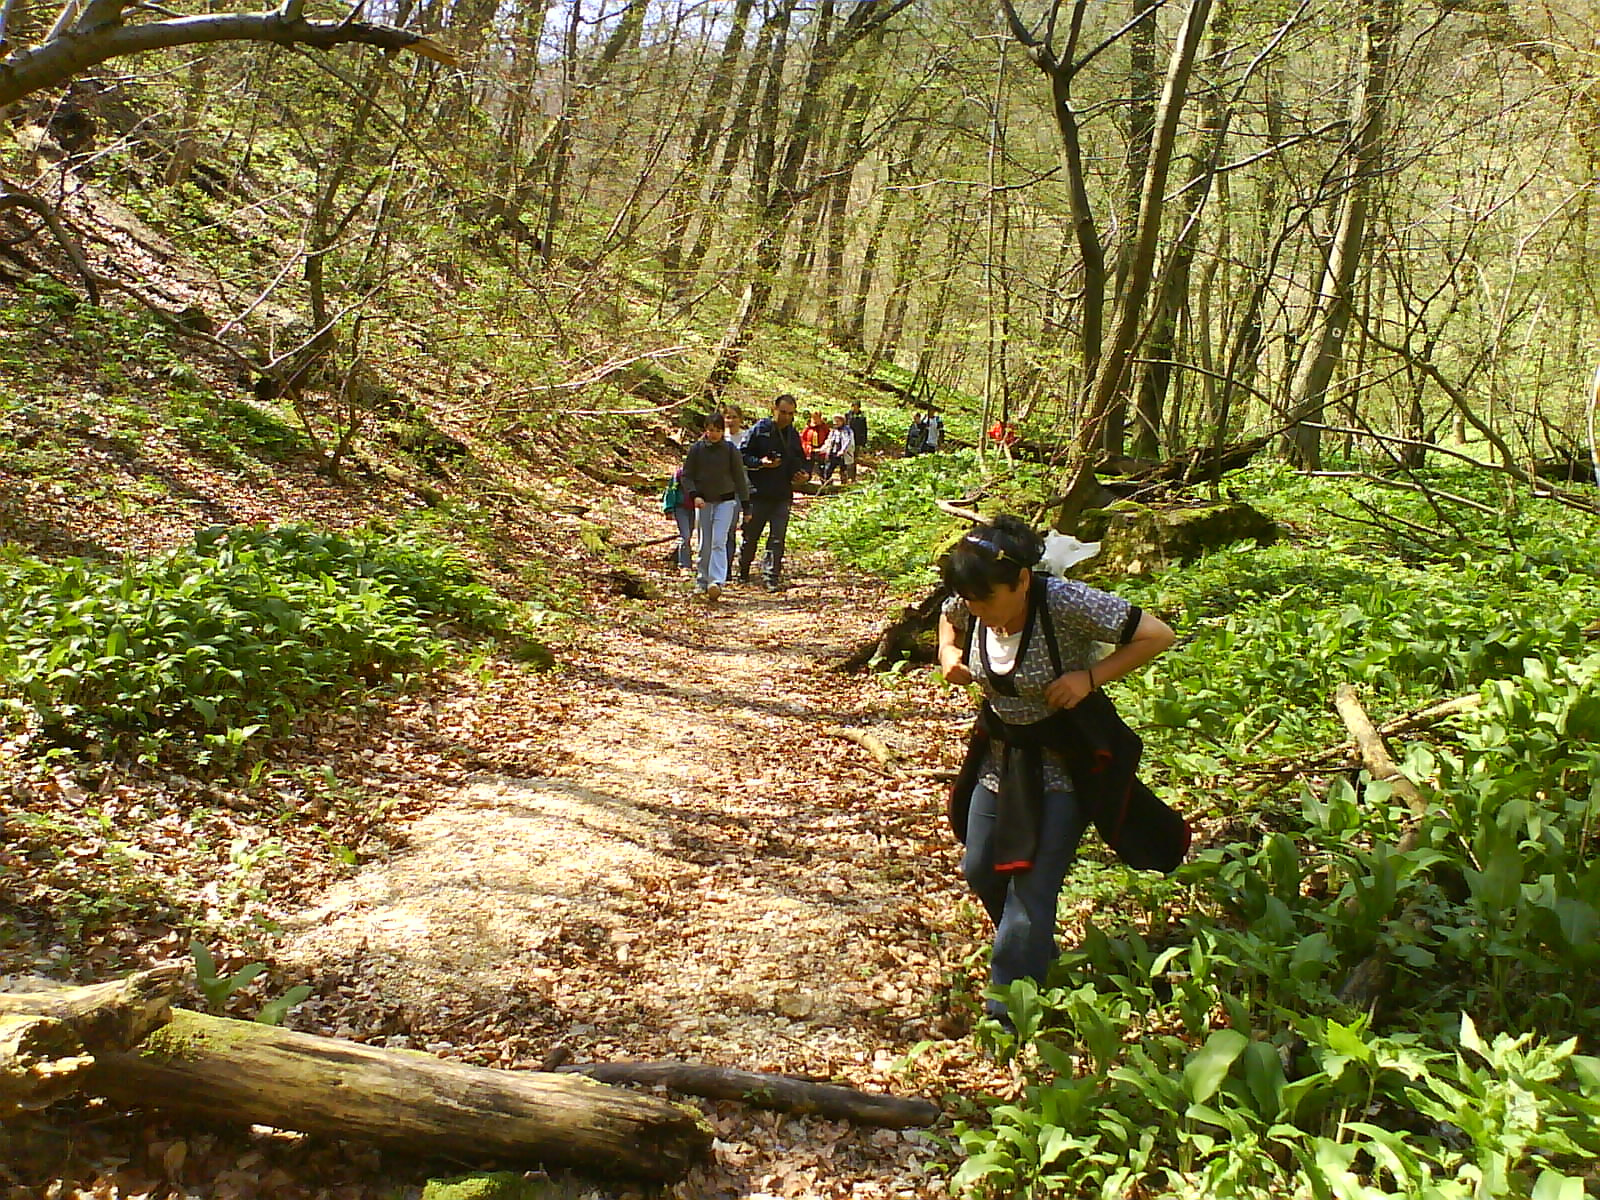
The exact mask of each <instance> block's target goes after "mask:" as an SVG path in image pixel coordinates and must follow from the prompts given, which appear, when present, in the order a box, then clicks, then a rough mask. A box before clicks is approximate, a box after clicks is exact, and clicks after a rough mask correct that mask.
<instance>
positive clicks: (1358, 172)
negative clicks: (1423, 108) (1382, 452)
mask: <svg viewBox="0 0 1600 1200" xmlns="http://www.w3.org/2000/svg"><path fill="white" fill-rule="evenodd" d="M1396 7H1397V6H1396V3H1395V0H1365V4H1364V10H1363V31H1362V60H1363V61H1362V69H1361V74H1360V76H1359V78H1358V82H1357V85H1356V93H1355V96H1354V97H1353V99H1352V101H1351V106H1350V108H1351V112H1350V126H1351V129H1352V130H1353V134H1352V141H1351V146H1350V156H1349V163H1350V167H1349V171H1348V172H1347V173H1346V175H1345V183H1346V191H1345V195H1344V199H1343V201H1342V203H1341V205H1340V210H1339V223H1338V226H1337V228H1336V230H1335V232H1334V236H1333V243H1332V245H1331V246H1330V247H1329V250H1328V259H1327V264H1326V266H1325V268H1324V270H1323V272H1322V283H1321V285H1320V287H1319V288H1318V289H1317V296H1316V299H1315V301H1314V304H1313V324H1312V329H1311V334H1310V341H1309V344H1308V345H1307V346H1306V349H1305V353H1304V355H1303V356H1302V357H1301V359H1300V365H1299V367H1298V368H1297V369H1296V371H1295V377H1294V379H1293V381H1292V382H1291V383H1290V386H1289V417H1290V419H1291V421H1293V422H1295V424H1294V426H1293V428H1291V429H1290V431H1289V436H1288V438H1287V440H1286V445H1285V449H1286V450H1287V452H1288V453H1289V455H1290V457H1291V458H1292V459H1293V461H1294V462H1295V463H1296V464H1297V465H1299V466H1301V467H1303V468H1305V469H1307V470H1316V469H1317V468H1318V466H1319V465H1320V464H1321V461H1322V442H1321V432H1320V431H1319V430H1318V429H1316V428H1314V427H1313V426H1314V424H1319V423H1321V422H1322V414H1323V406H1324V403H1325V401H1326V397H1327V392H1328V385H1329V384H1330V383H1331V382H1332V380H1333V373H1334V371H1335V370H1336V369H1337V367H1338V365H1339V361H1340V358H1341V356H1342V353H1343V346H1344V337H1345V334H1346V332H1347V331H1348V330H1349V327H1350V304H1351V288H1352V285H1353V284H1354V282H1355V274H1356V267H1357V265H1358V264H1359V263H1360V261H1361V257H1362V253H1363V251H1364V248H1365V246H1366V233H1367V212H1368V207H1369V204H1370V194H1371V188H1372V185H1373V180H1374V179H1375V178H1376V176H1377V173H1378V171H1379V170H1380V169H1381V167H1382V164H1383V128H1384V119H1385V114H1386V106H1387V103H1388V91H1389V74H1390V64H1391V59H1392V54H1393V46H1394V36H1395V23H1396Z"/></svg>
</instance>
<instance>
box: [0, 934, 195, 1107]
mask: <svg viewBox="0 0 1600 1200" xmlns="http://www.w3.org/2000/svg"><path fill="white" fill-rule="evenodd" d="M182 979H183V968H182V967H180V966H176V965H172V966H162V967H154V968H152V969H150V970H148V971H140V972H139V973H138V974H136V975H130V976H129V977H128V978H126V979H119V980H116V981H114V982H111V983H98V984H92V985H90V986H88V987H70V986H66V985H62V984H58V983H55V982H54V981H51V980H39V981H38V984H37V986H34V985H33V984H31V983H30V984H29V990H27V991H21V992H5V993H0V1116H4V1115H6V1114H7V1113H10V1112H16V1111H18V1110H20V1109H30V1108H44V1107H45V1106H46V1105H49V1104H53V1103H55V1101H57V1100H59V1099H61V1098H62V1097H63V1096H66V1095H69V1094H70V1093H72V1092H73V1091H76V1090H77V1088H78V1087H79V1086H80V1084H81V1083H82V1081H83V1078H84V1076H85V1075H86V1074H87V1072H88V1071H89V1068H91V1067H92V1066H94V1063H95V1060H96V1057H97V1056H100V1055H103V1054H106V1053H109V1052H116V1051H124V1050H127V1049H129V1048H130V1047H132V1046H135V1045H137V1044H138V1043H139V1042H140V1041H142V1040H143V1039H144V1038H145V1036H146V1035H147V1034H149V1033H150V1031H151V1030H153V1029H155V1028H157V1027H159V1026H161V1025H163V1024H165V1023H166V1022H167V1020H168V1019H169V1011H170V1009H169V1006H170V1005H171V1003H172V997H173V995H174V994H175V993H176V992H177V990H178V985H179V983H180V982H181V981H182Z"/></svg>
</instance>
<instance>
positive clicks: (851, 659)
mask: <svg viewBox="0 0 1600 1200" xmlns="http://www.w3.org/2000/svg"><path fill="white" fill-rule="evenodd" d="M946 595H948V593H947V592H946V591H945V590H944V588H942V587H939V588H935V589H934V590H933V591H932V592H930V593H929V594H928V595H926V596H924V597H923V598H922V599H921V600H920V601H918V602H917V603H916V604H908V605H906V606H905V607H904V608H902V609H901V610H900V615H899V616H897V617H895V618H894V620H892V621H890V622H889V623H888V624H887V625H886V626H884V628H883V630H882V631H881V632H880V633H878V634H877V635H876V636H874V637H871V638H868V639H867V640H866V641H864V642H861V643H859V644H858V645H857V646H856V648H855V649H854V650H852V651H851V652H850V653H849V654H847V655H846V656H845V657H844V659H843V660H842V661H841V662H840V663H839V667H838V669H839V670H840V671H842V672H844V673H846V674H849V673H853V672H856V671H860V670H862V669H863V668H865V667H867V666H870V665H872V664H874V663H881V662H890V661H893V660H894V659H897V658H901V657H904V656H913V657H914V656H915V652H916V649H917V638H918V636H919V635H921V634H925V633H928V632H929V631H931V630H933V629H934V628H936V627H937V626H938V624H939V613H940V611H941V610H942V609H943V607H944V599H945V596H946ZM930 658H931V656H930Z"/></svg>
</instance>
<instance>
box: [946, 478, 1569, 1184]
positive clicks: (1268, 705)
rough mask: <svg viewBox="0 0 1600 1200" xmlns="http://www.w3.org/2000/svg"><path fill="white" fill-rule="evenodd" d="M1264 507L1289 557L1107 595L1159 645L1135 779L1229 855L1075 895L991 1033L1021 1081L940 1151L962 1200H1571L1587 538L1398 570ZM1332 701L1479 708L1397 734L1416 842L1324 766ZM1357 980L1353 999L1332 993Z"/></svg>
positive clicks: (1438, 543)
mask: <svg viewBox="0 0 1600 1200" xmlns="http://www.w3.org/2000/svg"><path fill="white" fill-rule="evenodd" d="M1440 475H1441V478H1447V479H1448V477H1447V476H1446V475H1445V473H1440ZM1257 482H1258V483H1259V484H1260V485H1261V487H1262V490H1261V491H1260V492H1259V493H1252V494H1250V495H1249V499H1251V500H1252V502H1256V503H1258V504H1259V506H1260V507H1263V508H1264V509H1267V510H1269V511H1272V512H1273V514H1274V515H1275V516H1276V517H1277V518H1278V519H1279V520H1280V521H1282V522H1283V523H1284V527H1285V529H1286V532H1287V535H1288V536H1286V537H1284V538H1283V539H1281V540H1280V542H1279V543H1278V544H1276V545H1273V546H1270V547H1264V548H1257V547H1254V546H1243V547H1231V548H1223V549H1220V550H1218V551H1216V552H1214V553H1213V554H1211V555H1209V556H1207V557H1206V558H1204V559H1202V560H1200V561H1199V562H1197V563H1194V564H1190V565H1189V566H1187V567H1185V568H1183V569H1182V570H1178V571H1173V572H1168V573H1166V574H1164V575H1161V576H1157V577H1153V578H1149V579H1144V580H1131V579H1130V580H1117V581H1113V582H1112V584H1111V586H1113V587H1114V588H1115V589H1116V590H1117V591H1118V592H1120V593H1121V594H1123V595H1125V596H1128V597H1129V598H1130V599H1133V600H1135V601H1136V602H1138V603H1140V604H1143V605H1145V606H1146V607H1148V608H1150V609H1151V610H1153V611H1155V612H1157V613H1159V614H1161V615H1162V616H1164V617H1166V618H1167V619H1168V620H1170V621H1171V623H1172V624H1173V625H1174V626H1176V627H1177V629H1178V631H1179V635H1180V639H1181V641H1180V645H1179V647H1178V648H1177V649H1176V650H1175V651H1174V652H1173V653H1172V654H1171V655H1169V656H1168V657H1167V658H1166V659H1164V660H1162V661H1161V662H1160V663H1157V664H1155V666H1154V667H1153V668H1152V669H1151V670H1148V671H1145V672H1140V673H1138V674H1136V675H1135V676H1132V677H1130V678H1129V679H1127V680H1124V681H1122V682H1121V683H1119V684H1118V685H1117V687H1116V693H1117V702H1118V704H1119V706H1120V707H1121V708H1122V709H1123V711H1124V713H1125V714H1126V715H1128V716H1129V717H1130V719H1131V720H1132V721H1133V723H1134V724H1135V725H1136V726H1138V727H1139V728H1140V730H1141V732H1142V733H1143V734H1144V736H1145V741H1146V758H1145V773H1146V774H1147V775H1149V776H1150V777H1151V778H1152V779H1155V780H1157V781H1158V782H1159V786H1160V787H1161V790H1162V792H1163V794H1164V795H1165V796H1166V797H1167V798H1168V799H1170V800H1172V801H1173V802H1175V803H1176V804H1178V806H1179V807H1181V808H1182V809H1183V810H1184V811H1185V812H1187V813H1188V814H1189V815H1190V816H1191V817H1192V818H1194V819H1195V820H1196V824H1197V827H1198V828H1199V829H1200V831H1201V833H1202V835H1203V836H1204V835H1205V834H1206V833H1207V832H1209V831H1211V830H1216V829H1218V828H1219V827H1220V828H1221V829H1222V830H1223V833H1222V834H1221V836H1220V837H1217V838H1216V840H1215V841H1213V842H1212V843H1211V844H1209V845H1207V844H1205V843H1204V842H1202V845H1201V846H1200V847H1199V848H1198V850H1197V852H1196V853H1195V855H1194V856H1193V858H1192V859H1191V861H1190V862H1188V863H1187V864H1185V865H1184V866H1183V867H1182V868H1181V869H1180V871H1179V872H1178V873H1177V874H1176V875H1175V876H1174V877H1172V878H1170V879H1163V880H1158V881H1155V884H1154V885H1152V884H1151V883H1149V882H1148V881H1146V880H1145V879H1144V877H1142V876H1136V875H1132V874H1131V873H1124V875H1123V890H1122V894H1121V895H1118V896H1114V897H1109V898H1108V897H1106V896H1104V895H1103V894H1102V893H1104V892H1105V891H1106V890H1107V889H1108V887H1110V886H1112V885H1114V884H1115V883H1116V880H1115V878H1114V876H1115V875H1116V874H1117V873H1118V872H1121V871H1122V869H1121V868H1118V867H1105V868H1100V869H1098V870H1096V871H1089V872H1083V871H1080V872H1078V873H1077V874H1076V876H1075V878H1074V880H1069V885H1068V895H1067V897H1066V900H1067V903H1068V905H1069V906H1072V905H1074V903H1076V905H1077V906H1078V907H1083V906H1086V905H1089V904H1092V905H1093V906H1094V907H1095V909H1096V912H1097V916H1096V920H1097V922H1099V924H1100V926H1101V927H1100V928H1098V929H1096V928H1091V929H1090V930H1089V931H1088V933H1087V935H1086V936H1085V937H1084V938H1083V939H1082V941H1081V944H1080V945H1079V946H1078V947H1077V948H1076V949H1074V950H1073V951H1072V952H1070V953H1068V954H1067V955H1065V956H1063V958H1062V959H1061V960H1060V961H1059V962H1058V963H1057V965H1056V967H1055V969H1054V971H1053V972H1052V974H1051V976H1050V977H1049V978H1048V979H1047V980H1046V981H1045V986H1043V987H1042V988H1036V987H1034V986H1033V985H1032V984H1027V983H1023V984H1018V985H1014V986H1013V988H1012V989H1011V990H1010V994H1009V996H1008V997H1007V999H1008V1002H1009V1004H1010V1006H1011V1009H1012V1013H1013V1015H1014V1017H1015V1018H1016V1025H1017V1030H1018V1032H1017V1035H1016V1036H1015V1037H1012V1036H1011V1035H1009V1034H1006V1033H1002V1032H1000V1031H999V1030H998V1027H995V1026H992V1025H991V1026H986V1027H985V1028H986V1030H987V1033H986V1034H985V1036H986V1037H988V1038H989V1039H990V1042H991V1047H992V1048H993V1049H994V1050H995V1051H996V1052H998V1053H1000V1054H1002V1055H1007V1056H1010V1055H1014V1056H1015V1061H1016V1063H1017V1065H1018V1068H1019V1070H1020V1071H1021V1072H1022V1075H1023V1079H1024V1083H1025V1087H1024V1090H1023V1093H1022V1094H1021V1095H1020V1096H1019V1097H1018V1098H1016V1099H1014V1100H1013V1101H1012V1102H1011V1103H1008V1104H1001V1105H997V1106H995V1107H994V1108H992V1109H991V1110H990V1111H989V1112H988V1113H987V1114H986V1115H987V1120H986V1121H974V1122H971V1123H970V1124H968V1125H966V1126H964V1127H963V1128H962V1129H961V1131H960V1138H961V1142H962V1145H963V1146H964V1148H965V1149H966V1151H967V1154H968V1160H967V1162H966V1163H965V1164H964V1165H963V1167H962V1168H961V1171H960V1173H959V1175H958V1177H957V1184H958V1190H962V1191H966V1192H969V1193H974V1194H980V1195H1057V1194H1059V1195H1069V1196H1085V1195H1098V1196H1107V1197H1111V1196H1124V1195H1129V1194H1138V1195H1151V1196H1156V1195H1182V1196H1260V1197H1267V1196H1274V1197H1277V1196H1287V1197H1306V1198H1308V1200H1332V1198H1335V1197H1338V1198H1341V1200H1342V1198H1346V1197H1348V1198H1357V1197H1359V1198H1361V1200H1379V1198H1384V1197H1407V1198H1416V1200H1436V1198H1454V1197H1461V1198H1462V1200H1465V1198H1467V1197H1473V1198H1474V1200H1490V1198H1498V1197H1506V1198H1511V1197H1530V1196H1531V1197H1536V1198H1537V1200H1569V1198H1570V1200H1579V1197H1582V1196H1584V1195H1589V1194H1593V1182H1592V1171H1593V1165H1592V1164H1593V1163H1594V1161H1595V1160H1596V1157H1597V1156H1600V1059H1597V1058H1595V1057H1593V1056H1594V1054H1595V1052H1596V1047H1597V1044H1600V983H1597V981H1600V900H1597V897H1600V861H1597V856H1596V840H1595V835H1596V830H1597V829H1600V750H1596V749H1595V747H1596V746H1600V655H1597V654H1595V653H1594V647H1593V645H1592V643H1590V642H1588V641H1586V639H1585V627H1586V624H1587V623H1588V622H1589V621H1591V620H1592V619H1593V616H1594V614H1595V613H1596V612H1597V611H1600V571H1597V568H1596V564H1597V563H1600V553H1597V549H1600V547H1597V541H1596V537H1595V531H1594V529H1593V528H1592V526H1591V524H1590V523H1587V522H1586V519H1585V518H1582V517H1581V516H1580V515H1578V514H1573V513H1570V512H1567V511H1565V510H1561V509H1559V508H1557V507H1556V506H1553V505H1552V506H1544V507H1539V508H1532V509H1528V510H1526V511H1521V512H1517V511H1512V512H1507V513H1503V514H1501V515H1500V516H1498V517H1489V516H1487V515H1486V514H1480V517H1481V519H1479V520H1477V521H1476V522H1475V524H1474V525H1473V527H1472V528H1471V529H1470V531H1469V532H1470V536H1469V537H1464V538H1460V539H1452V538H1451V537H1450V536H1449V535H1448V533H1447V531H1446V532H1441V535H1440V536H1439V537H1438V538H1436V539H1433V540H1431V541H1429V542H1428V544H1427V547H1426V549H1427V553H1425V554H1423V553H1408V554H1407V555H1404V556H1399V557H1397V556H1396V555H1395V554H1394V552H1393V551H1394V547H1393V546H1392V545H1389V544H1387V543H1386V542H1385V541H1384V540H1383V539H1381V538H1379V539H1375V538H1373V537H1371V536H1369V535H1368V534H1366V533H1355V532H1353V527H1351V526H1349V525H1347V524H1345V523H1342V522H1341V521H1339V520H1336V519H1331V518H1330V514H1329V512H1326V511H1321V510H1322V509H1338V508H1342V507H1343V506H1344V505H1345V500H1344V499H1342V498H1341V497H1340V496H1339V495H1336V494H1332V493H1328V492H1317V491H1315V490H1314V489H1312V488H1311V487H1309V486H1308V484H1307V483H1306V481H1303V480H1299V479H1285V478H1282V477H1280V476H1278V475H1275V474H1274V473H1273V472H1272V471H1262V472H1260V473H1258V475H1257ZM1448 487H1449V489H1450V490H1452V491H1454V492H1456V493H1457V494H1460V495H1463V496H1470V497H1474V498H1477V499H1480V500H1482V501H1484V502H1486V503H1487V502H1488V501H1489V500H1492V499H1493V496H1492V495H1490V494H1488V493H1486V492H1484V491H1483V489H1482V488H1481V487H1479V486H1478V485H1477V484H1476V481H1474V480H1471V479H1466V478H1454V479H1448ZM1475 487H1477V490H1474V488H1475ZM1350 495H1351V496H1352V497H1354V500H1352V503H1353V504H1354V511H1359V512H1361V513H1362V514H1363V515H1364V516H1367V517H1370V516H1371V512H1370V511H1369V509H1370V507H1371V506H1375V505H1377V504H1379V503H1380V502H1381V503H1382V504H1383V505H1384V506H1386V507H1387V508H1388V509H1389V510H1390V511H1395V512H1397V513H1398V514H1399V515H1401V516H1402V517H1403V518H1404V519H1406V520H1418V521H1420V519H1421V518H1423V517H1424V516H1425V513H1424V512H1422V511H1419V510H1418V509H1417V507H1416V505H1417V504H1419V503H1420V502H1419V501H1417V500H1415V499H1411V498H1405V497H1401V498H1400V499H1399V500H1395V499H1392V498H1389V497H1387V496H1380V495H1379V493H1377V491H1376V490H1375V489H1374V490H1373V491H1372V492H1370V493H1368V494H1362V495H1356V494H1355V493H1354V492H1351V493H1350ZM1355 501H1359V503H1355ZM1362 504H1364V505H1367V506H1369V507H1368V508H1362V507H1361V505H1362ZM1342 683H1351V684H1354V685H1355V686H1356V688H1357V690H1358V692H1359V694H1360V697H1361V699H1362V702H1363V704H1364V705H1365V706H1366V707H1367V710H1368V712H1369V713H1370V714H1371V715H1372V716H1373V718H1374V719H1376V720H1380V721H1381V720H1384V719H1386V718H1389V717H1394V716H1398V715H1400V714H1403V713H1408V712H1412V711H1415V710H1417V709H1420V708H1422V707H1423V706H1425V705H1427V704H1430V703H1432V702H1434V701H1437V700H1441V699H1445V698H1451V697H1458V696H1460V697H1469V698H1471V700H1472V701H1473V702H1474V703H1475V705H1476V707H1475V708H1472V709H1470V710H1467V711H1463V712H1459V713H1458V714H1456V715H1455V716H1453V717H1451V718H1450V719H1449V720H1448V721H1447V722H1445V723H1442V724H1434V725H1429V726H1423V727H1421V728H1419V729H1417V730H1415V731H1414V732H1412V733H1410V734H1407V735H1403V736H1399V737H1395V738H1391V739H1390V743H1389V744H1390V749H1391V751H1392V752H1393V754H1394V756H1395V757H1396V759H1398V760H1399V761H1400V765H1401V767H1402V770H1403V771H1404V773H1405V774H1406V776H1407V777H1408V778H1410V779H1411V780H1412V781H1414V782H1415V783H1416V784H1417V785H1418V786H1419V787H1420V788H1421V790H1422V793H1423V796H1424V798H1425V799H1426V800H1427V801H1428V815H1427V818H1426V819H1425V820H1424V821H1423V822H1422V823H1421V824H1420V825H1419V826H1418V827H1417V828H1415V830H1414V831H1412V833H1411V836H1410V837H1407V838H1406V840H1405V842H1404V845H1403V848H1402V837H1403V835H1405V834H1406V833H1407V832H1408V830H1411V814H1410V811H1409V808H1408V806H1407V805H1405V804H1403V803H1401V802H1400V799H1399V798H1398V797H1397V796H1396V795H1395V794H1394V791H1393V788H1392V785H1391V784H1389V783H1388V782H1384V781H1379V780H1374V779H1371V778H1370V777H1368V776H1367V775H1366V774H1365V773H1364V772H1359V771H1351V770H1345V769H1342V768H1341V767H1340V766H1338V765H1337V764H1334V765H1332V766H1330V765H1329V760H1327V759H1323V760H1321V765H1315V764H1316V763H1317V761H1318V760H1316V759H1315V757H1314V753H1313V752H1315V751H1318V750H1320V749H1322V748H1323V747H1327V746H1333V745H1337V744H1338V743H1340V742H1341V741H1343V740H1344V738H1345V736H1346V734H1345V731H1344V729H1343V726H1342V724H1341V722H1340V721H1339V719H1338V718H1337V716H1336V715H1335V714H1334V712H1333V708H1332V704H1331V698H1332V695H1333V692H1334V690H1335V688H1336V687H1337V686H1338V685H1340V684H1342ZM1262 760H1269V761H1270V762H1273V763H1276V764H1279V768H1277V769H1275V770H1273V771H1270V772H1269V771H1265V770H1262V769H1260V768H1262V766H1263V764H1262ZM1301 762H1303V763H1309V764H1313V765H1311V766H1310V767H1308V768H1304V769H1300V770H1295V769H1294V768H1293V764H1296V763H1301ZM1282 764H1290V768H1289V769H1288V770H1287V771H1284V770H1282ZM1213 836H1215V835H1213ZM1083 889H1091V890H1090V891H1084V890H1083ZM1074 893H1081V894H1074ZM1358 968H1360V969H1361V970H1363V971H1366V972H1370V973H1371V974H1370V978H1372V979H1373V980H1375V981H1376V987H1375V988H1374V989H1373V990H1372V991H1370V992H1365V993H1363V992H1362V991H1360V990H1359V989H1357V990H1354V991H1353V990H1352V988H1353V986H1354V985H1353V983H1352V981H1358V980H1360V979H1362V978H1364V976H1362V975H1360V974H1358ZM1352 995H1356V996H1360V997H1361V1003H1358V1004H1352V1003H1351V1002H1350V997H1351V996H1352ZM1373 999H1375V1000H1376V1005H1375V1006H1374V1005H1373V1004H1372V1000H1373Z"/></svg>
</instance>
